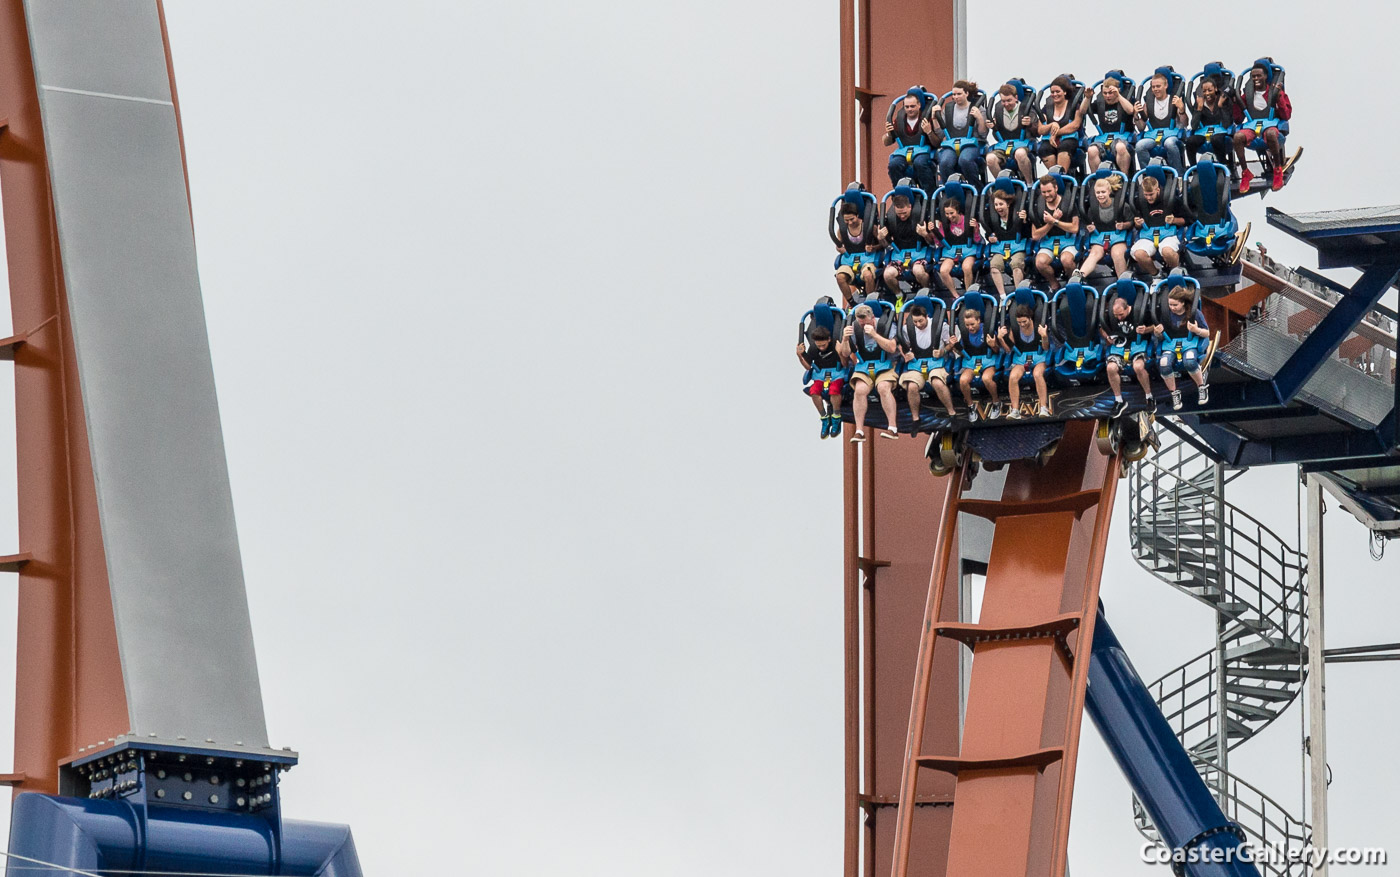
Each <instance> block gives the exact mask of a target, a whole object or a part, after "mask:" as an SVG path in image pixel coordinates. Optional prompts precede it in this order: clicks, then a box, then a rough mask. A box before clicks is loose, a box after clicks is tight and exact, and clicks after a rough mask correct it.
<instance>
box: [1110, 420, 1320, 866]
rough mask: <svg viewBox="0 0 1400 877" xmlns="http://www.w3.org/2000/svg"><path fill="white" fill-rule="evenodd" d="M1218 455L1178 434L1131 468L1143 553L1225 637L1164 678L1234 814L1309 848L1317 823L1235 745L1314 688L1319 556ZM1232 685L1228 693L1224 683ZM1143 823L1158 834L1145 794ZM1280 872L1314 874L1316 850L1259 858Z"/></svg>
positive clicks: (1266, 833)
mask: <svg viewBox="0 0 1400 877" xmlns="http://www.w3.org/2000/svg"><path fill="white" fill-rule="evenodd" d="M1223 484H1224V482H1223V481H1218V480H1217V472H1216V467H1215V464H1214V463H1213V462H1212V461H1211V460H1210V459H1209V458H1208V457H1206V456H1205V455H1204V454H1202V453H1201V452H1199V451H1197V450H1195V449H1194V448H1192V447H1191V446H1190V445H1188V444H1187V443H1185V442H1183V441H1181V440H1180V439H1179V438H1178V437H1176V436H1174V435H1171V434H1167V435H1165V436H1164V437H1163V444H1162V447H1161V449H1160V450H1159V451H1158V453H1156V454H1155V455H1152V456H1150V457H1149V458H1147V459H1144V460H1142V461H1141V462H1139V463H1137V464H1136V465H1135V466H1134V467H1133V469H1132V471H1131V474H1130V476H1129V494H1128V495H1129V503H1130V506H1131V517H1130V521H1131V524H1130V536H1131V540H1132V551H1133V556H1134V557H1135V558H1136V559H1137V562H1138V564H1139V565H1141V566H1142V567H1143V568H1144V569H1146V570H1147V571H1148V572H1150V573H1152V574H1153V575H1154V576H1156V577H1157V578H1159V579H1161V580H1162V581H1164V582H1166V583H1167V584H1169V585H1171V586H1172V587H1174V588H1176V589H1177V590H1179V591H1182V592H1184V593H1186V594H1187V595H1189V596H1191V597H1193V598H1194V599H1196V600H1199V601H1201V602H1202V603H1205V604H1206V605H1208V606H1210V607H1211V609H1212V610H1214V611H1215V613H1216V619H1217V645H1216V647H1215V648H1212V649H1210V650H1208V651H1206V652H1205V653H1203V654H1201V655H1198V656H1196V657H1195V658H1192V659H1191V660H1190V661H1187V662H1186V663H1185V664H1183V665H1181V666H1180V667H1177V668H1176V669H1174V670H1172V671H1171V672H1169V673H1167V674H1166V675H1164V676H1163V677H1162V678H1160V679H1158V680H1157V681H1156V682H1154V683H1152V684H1151V685H1150V686H1149V688H1150V689H1151V691H1152V693H1153V696H1154V697H1155V698H1156V701H1157V704H1158V706H1160V707H1161V709H1162V714H1163V715H1164V716H1165V717H1166V719H1167V721H1168V723H1170V724H1171V726H1172V729H1173V730H1174V731H1175V732H1176V735H1177V738H1178V739H1179V740H1180V741H1181V744H1182V746H1183V747H1185V749H1186V751H1187V752H1188V753H1189V754H1190V755H1191V758H1192V760H1193V761H1194V762H1195V764H1196V767H1197V769H1198V770H1199V771H1200V773H1201V776H1202V778H1203V779H1205V781H1206V784H1207V785H1208V786H1209V787H1210V788H1211V789H1212V790H1214V791H1215V793H1216V797H1217V799H1218V800H1219V801H1220V802H1221V806H1222V809H1223V810H1224V811H1225V814H1226V816H1227V817H1228V818H1230V819H1232V820H1234V821H1235V822H1236V823H1238V824H1239V826H1240V827H1241V828H1242V829H1244V831H1245V834H1246V835H1247V836H1248V838H1249V841H1250V842H1251V843H1252V844H1254V845H1255V846H1256V847H1274V848H1277V849H1280V850H1284V851H1287V850H1292V849H1299V850H1301V849H1302V848H1303V847H1305V846H1306V845H1307V844H1308V842H1309V840H1310V836H1311V832H1310V830H1309V828H1308V826H1307V825H1306V824H1305V823H1303V822H1302V821H1300V820H1299V819H1297V818H1295V817H1293V816H1292V815H1290V814H1289V813H1288V812H1287V811H1286V810H1285V809H1284V808H1283V807H1282V806H1280V805H1279V804H1278V803H1277V802H1276V801H1274V800H1273V799H1272V798H1270V797H1269V796H1268V795H1266V794H1264V793H1263V792H1262V791H1260V790H1259V789H1257V788H1255V787H1254V786H1252V785H1250V784H1249V783H1247V782H1245V781H1244V780H1242V779H1240V778H1239V777H1236V776H1234V775H1233V774H1231V773H1229V771H1228V770H1227V769H1226V768H1227V764H1228V757H1224V756H1227V754H1228V751H1229V750H1231V749H1234V748H1235V747H1237V746H1239V745H1240V744H1242V743H1244V742H1245V741H1246V740H1249V739H1250V738H1251V737H1253V736H1254V735H1255V734H1258V733H1259V732H1260V731H1262V730H1263V729H1264V728H1265V727H1267V726H1268V725H1269V723H1270V722H1272V721H1273V720H1274V719H1276V718H1278V716H1279V715H1280V714H1282V713H1283V711H1284V710H1286V709H1287V708H1288V706H1289V704H1291V703H1292V702H1293V700H1294V699H1295V698H1296V697H1297V696H1298V694H1299V693H1300V692H1301V691H1302V690H1303V684H1304V679H1305V675H1306V670H1307V651H1306V647H1305V645H1304V643H1305V641H1306V633H1307V631H1306V623H1307V613H1306V605H1305V604H1306V599H1305V597H1306V583H1305V571H1306V569H1307V558H1306V556H1305V555H1303V554H1300V553H1299V552H1298V551H1297V550H1295V549H1294V548H1293V547H1292V546H1290V545H1289V544H1288V543H1286V542H1285V541H1284V540H1283V539H1281V538H1279V536H1278V535H1277V534H1275V533H1274V532H1273V531H1272V530H1270V529H1269V528H1268V527H1266V526H1264V525H1263V524H1262V523H1260V522H1259V521H1258V520H1256V519H1255V518H1253V517H1251V516H1250V515H1248V514H1246V513H1245V512H1243V511H1241V510H1240V509H1238V508H1236V507H1235V506H1233V505H1231V504H1230V503H1228V502H1226V501H1225V500H1224V497H1223V495H1222V494H1223ZM1222 689H1223V691H1224V697H1223V699H1222V698H1218V697H1217V693H1218V692H1219V691H1221V690H1222ZM1133 818H1134V821H1135V822H1136V824H1137V827H1138V830H1139V831H1141V832H1142V834H1143V835H1144V836H1145V837H1147V838H1148V839H1149V840H1154V841H1157V840H1159V839H1158V836H1157V833H1156V830H1155V829H1154V828H1153V826H1152V822H1151V820H1150V819H1149V818H1148V816H1147V813H1146V811H1144V810H1143V808H1142V805H1141V803H1140V802H1139V801H1138V800H1137V799H1136V798H1134V799H1133ZM1258 865H1259V868H1260V871H1261V873H1263V874H1264V875H1268V877H1306V875H1307V874H1308V873H1309V872H1310V869H1309V867H1308V865H1307V864H1306V863H1305V862H1288V860H1287V858H1286V856H1285V857H1283V858H1279V857H1273V858H1271V859H1270V860H1268V861H1260V862H1259V863H1258Z"/></svg>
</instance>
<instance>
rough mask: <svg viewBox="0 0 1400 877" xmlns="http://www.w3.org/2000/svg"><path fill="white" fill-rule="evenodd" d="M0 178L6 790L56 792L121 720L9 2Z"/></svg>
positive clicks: (1, 12)
mask: <svg viewBox="0 0 1400 877" xmlns="http://www.w3.org/2000/svg"><path fill="white" fill-rule="evenodd" d="M0 117H5V118H7V119H8V121H9V125H8V127H7V128H6V129H5V130H4V131H3V132H0V186H3V189H4V214H5V238H6V250H7V254H8V268H9V280H10V307H11V312H12V314H13V320H14V330H15V334H16V335H17V336H22V337H23V339H24V340H23V342H22V343H21V344H19V345H18V346H16V347H15V351H14V353H15V409H16V415H15V420H16V428H17V438H16V455H17V458H18V468H19V479H18V493H19V497H18V499H19V503H18V505H19V547H20V551H22V552H25V553H26V554H29V555H31V556H32V560H30V561H29V562H28V563H26V564H24V565H23V566H22V567H21V569H20V571H19V601H18V602H19V620H18V637H17V640H18V641H17V649H18V659H17V665H18V670H17V673H16V676H17V679H16V688H15V759H14V764H15V768H14V769H15V772H16V774H18V775H20V776H19V777H17V780H18V781H17V782H16V783H15V788H16V791H17V792H18V791H38V792H48V793H56V792H57V791H58V762H59V760H60V759H62V758H65V757H67V756H70V755H72V754H74V753H76V752H77V751H78V749H79V748H80V747H82V746H85V745H88V744H92V743H96V742H98V741H104V742H105V741H106V740H107V739H108V738H110V737H115V736H117V735H118V734H123V733H126V732H127V731H128V730H129V728H128V724H129V720H128V713H127V704H126V694H125V690H124V687H123V681H122V674H121V663H120V660H119V656H118V653H117V638H116V627H115V624H114V622H113V619H112V598H111V591H110V589H109V587H108V582H107V563H106V558H105V556H104V553H103V548H102V538H101V533H100V532H99V525H98V517H97V491H96V487H95V485H94V483H93V475H92V462H91V459H92V458H91V454H90V453H89V450H88V443H87V427H86V424H85V422H84V418H83V404H82V399H81V396H80V393H79V389H78V377H77V371H76V366H75V360H74V352H73V337H72V332H71V328H70V326H69V322H68V314H67V304H66V301H65V297H64V287H63V275H62V270H61V268H60V265H59V258H58V244H57V239H56V229H55V227H54V218H53V204H52V199H51V196H50V192H49V173H48V165H47V161H46V158H45V150H44V136H43V128H42V125H41V120H40V117H39V103H38V95H37V94H36V91H35V83H34V69H33V64H32V61H31V59H30V52H29V37H28V29H27V27H26V24H25V17H24V6H23V3H22V2H20V0H3V5H0Z"/></svg>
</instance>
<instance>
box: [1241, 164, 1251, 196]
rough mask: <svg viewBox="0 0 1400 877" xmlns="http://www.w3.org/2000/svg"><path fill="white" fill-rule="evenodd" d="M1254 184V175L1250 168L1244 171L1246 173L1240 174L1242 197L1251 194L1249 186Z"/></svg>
mask: <svg viewBox="0 0 1400 877" xmlns="http://www.w3.org/2000/svg"><path fill="white" fill-rule="evenodd" d="M1252 182H1254V173H1253V172H1252V171H1250V169H1249V168H1245V169H1244V173H1242V174H1240V194H1241V195H1248V194H1249V184H1250V183H1252Z"/></svg>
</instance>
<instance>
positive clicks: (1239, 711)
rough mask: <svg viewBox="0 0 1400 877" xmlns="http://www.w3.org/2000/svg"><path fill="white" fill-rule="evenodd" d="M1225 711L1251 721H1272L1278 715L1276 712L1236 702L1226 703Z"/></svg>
mask: <svg viewBox="0 0 1400 877" xmlns="http://www.w3.org/2000/svg"><path fill="white" fill-rule="evenodd" d="M1225 709H1227V710H1229V711H1230V712H1232V713H1235V714H1236V715H1241V716H1247V717H1249V718H1251V719H1272V718H1273V717H1274V716H1276V715H1277V714H1278V710H1271V709H1269V708H1268V707H1262V706H1255V705H1254V704H1252V703H1241V702H1240V701H1238V700H1230V701H1226V702H1225Z"/></svg>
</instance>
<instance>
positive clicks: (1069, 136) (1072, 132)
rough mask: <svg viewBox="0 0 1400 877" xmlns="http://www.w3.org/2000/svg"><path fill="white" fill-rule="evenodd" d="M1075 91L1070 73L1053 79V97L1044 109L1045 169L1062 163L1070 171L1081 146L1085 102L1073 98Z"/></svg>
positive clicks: (1042, 148) (1042, 149)
mask: <svg viewBox="0 0 1400 877" xmlns="http://www.w3.org/2000/svg"><path fill="white" fill-rule="evenodd" d="M1073 94H1075V88H1074V83H1072V82H1070V81H1069V77H1068V76H1056V77H1055V79H1054V80H1053V81H1052V82H1051V83H1050V97H1049V99H1048V100H1046V101H1045V106H1044V107H1042V108H1041V110H1040V115H1041V119H1040V123H1039V126H1038V127H1037V133H1039V134H1040V137H1041V141H1040V149H1039V150H1038V151H1039V153H1040V159H1041V161H1043V162H1044V163H1045V169H1046V170H1049V169H1050V167H1051V166H1052V165H1055V164H1058V165H1059V166H1060V170H1062V171H1064V172H1065V173H1068V172H1069V170H1070V167H1071V165H1072V164H1073V162H1074V151H1075V149H1077V148H1078V146H1079V135H1080V133H1081V131H1082V129H1083V127H1084V102H1083V101H1078V102H1072V101H1071V100H1070V97H1071V96H1072V95H1073Z"/></svg>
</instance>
